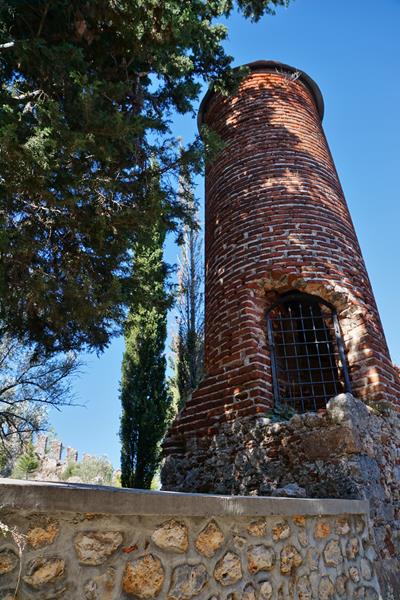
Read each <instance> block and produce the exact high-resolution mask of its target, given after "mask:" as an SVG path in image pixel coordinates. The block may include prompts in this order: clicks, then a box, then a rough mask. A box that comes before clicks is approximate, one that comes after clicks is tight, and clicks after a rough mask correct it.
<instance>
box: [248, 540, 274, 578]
mask: <svg viewBox="0 0 400 600" xmlns="http://www.w3.org/2000/svg"><path fill="white" fill-rule="evenodd" d="M275 562H276V555H275V551H274V549H273V548H270V547H269V546H265V545H264V544H259V545H257V546H250V548H248V550H247V568H248V571H249V573H251V574H254V573H258V572H259V571H270V570H271V569H272V568H273V566H274V564H275Z"/></svg>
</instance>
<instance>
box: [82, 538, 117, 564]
mask: <svg viewBox="0 0 400 600" xmlns="http://www.w3.org/2000/svg"><path fill="white" fill-rule="evenodd" d="M122 540H123V537H122V533H121V532H119V531H85V532H80V533H78V535H77V536H76V537H75V541H74V545H75V550H76V553H77V555H78V558H79V562H80V563H82V564H83V565H101V564H103V563H104V562H105V561H106V560H107V559H108V558H109V557H110V556H111V555H112V554H114V552H115V551H116V550H117V548H119V546H120V545H121V544H122Z"/></svg>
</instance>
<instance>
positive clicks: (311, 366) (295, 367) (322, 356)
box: [267, 293, 351, 412]
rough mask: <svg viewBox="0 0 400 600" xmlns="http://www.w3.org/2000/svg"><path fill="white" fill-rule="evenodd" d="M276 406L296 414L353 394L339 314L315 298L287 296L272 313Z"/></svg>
mask: <svg viewBox="0 0 400 600" xmlns="http://www.w3.org/2000/svg"><path fill="white" fill-rule="evenodd" d="M267 328H268V339H269V344H270V347H271V362H272V377H273V386H274V396H275V402H276V403H277V404H279V405H284V406H288V407H290V408H292V409H294V410H295V411H296V412H307V411H316V410H318V409H319V408H325V406H326V403H327V402H328V400H329V399H330V398H332V397H333V396H336V395H337V394H340V393H342V392H350V391H351V385H350V379H349V375H348V370H347V363H346V356H345V352H344V345H343V340H342V336H341V332H340V327H339V321H338V317H337V314H336V311H335V310H334V309H333V308H332V307H331V306H329V305H328V304H326V303H325V302H324V301H322V300H321V299H320V298H317V297H316V296H310V295H308V294H301V293H293V294H288V295H285V296H282V298H281V299H280V301H279V302H277V303H276V304H274V305H273V306H272V307H271V308H270V310H269V311H268V313H267Z"/></svg>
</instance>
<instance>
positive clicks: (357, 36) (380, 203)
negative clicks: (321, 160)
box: [50, 0, 400, 466]
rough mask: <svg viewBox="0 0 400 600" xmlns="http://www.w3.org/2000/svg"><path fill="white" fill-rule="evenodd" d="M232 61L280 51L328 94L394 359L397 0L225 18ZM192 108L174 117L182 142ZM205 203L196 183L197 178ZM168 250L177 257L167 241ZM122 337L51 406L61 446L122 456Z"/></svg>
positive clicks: (298, 4) (322, 0) (333, 0)
mask: <svg viewBox="0 0 400 600" xmlns="http://www.w3.org/2000/svg"><path fill="white" fill-rule="evenodd" d="M228 25H229V31H230V33H229V40H228V41H227V43H226V49H227V51H228V52H229V53H230V54H231V55H232V56H234V58H235V64H243V63H246V62H251V61H254V60H260V59H269V60H277V61H281V62H284V63H287V64H290V65H293V66H294V67H296V68H299V69H301V70H304V71H306V73H308V74H309V75H310V76H311V77H312V78H313V79H315V81H316V82H317V83H318V85H319V86H320V88H321V90H322V93H323V96H324V100H325V117H324V129H325V132H326V135H327V138H328V142H329V145H330V147H331V150H332V154H333V158H334V160H335V163H336V167H337V170H338V172H339V177H340V179H341V182H342V185H343V188H344V192H345V195H346V199H347V202H348V204H349V207H350V211H351V213H352V216H353V220H354V224H355V227H356V231H357V234H358V237H359V240H360V244H361V248H362V250H363V254H364V258H365V261H366V264H367V269H368V271H369V274H370V278H371V281H372V285H373V288H374V292H375V296H376V300H377V303H378V307H379V310H380V314H381V318H382V321H383V325H384V329H385V332H386V337H387V340H388V344H389V348H390V350H391V354H392V358H393V360H394V361H395V362H397V363H398V364H399V363H400V319H399V310H398V307H397V302H398V301H399V298H400V266H399V265H400V243H399V240H400V202H399V200H400V198H399V181H400V119H399V107H400V76H399V64H400V36H399V26H400V0H381V1H380V2H379V3H377V2H372V0H363V1H361V0H353V1H351V2H349V0H295V1H294V2H292V3H291V5H290V7H289V8H288V9H281V10H279V11H278V14H277V15H276V16H275V17H265V18H264V19H263V20H262V21H261V22H259V23H258V24H252V23H249V22H247V21H245V20H244V19H243V18H242V17H240V16H239V15H235V16H233V17H232V18H231V19H230V20H229V22H228ZM195 127H196V124H195V120H194V119H192V118H191V116H190V115H188V116H186V117H179V118H177V119H175V121H174V133H175V134H176V135H177V136H182V137H183V138H184V140H186V141H189V140H190V139H191V137H192V136H193V134H194V132H195ZM198 196H199V199H200V202H201V204H202V203H203V182H202V181H201V180H199V181H198ZM166 254H167V259H168V260H169V261H170V262H176V257H177V249H176V247H175V246H174V245H173V243H172V242H170V243H169V244H168V247H167V249H166ZM122 352H123V340H121V339H116V340H114V341H113V343H112V344H111V346H110V347H109V349H108V350H107V351H106V352H105V353H104V354H103V355H102V356H101V357H100V358H96V356H95V355H90V356H85V357H83V358H84V360H86V366H85V367H84V369H83V373H82V374H81V376H80V377H79V379H78V380H77V381H76V382H75V384H74V387H75V394H76V401H77V402H80V403H82V404H86V407H85V408H80V407H75V408H65V409H64V410H63V411H62V412H60V413H59V412H52V413H51V415H50V419H51V423H52V425H53V426H54V427H55V429H56V431H57V433H58V435H59V437H60V439H62V440H63V442H64V444H65V445H70V446H73V447H75V448H77V449H78V451H79V452H80V454H82V453H83V452H89V453H91V454H99V455H107V456H108V457H109V458H110V459H111V461H112V462H113V464H114V465H115V466H118V465H119V440H118V429H119V414H120V404H119V398H118V386H119V378H120V366H121V358H122Z"/></svg>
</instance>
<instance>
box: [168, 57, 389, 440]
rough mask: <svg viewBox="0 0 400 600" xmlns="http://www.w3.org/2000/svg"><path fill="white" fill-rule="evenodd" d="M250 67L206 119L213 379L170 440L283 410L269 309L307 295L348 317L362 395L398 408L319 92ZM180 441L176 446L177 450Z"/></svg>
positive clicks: (277, 72) (208, 356)
mask: <svg viewBox="0 0 400 600" xmlns="http://www.w3.org/2000/svg"><path fill="white" fill-rule="evenodd" d="M248 66H249V74H248V76H247V77H246V78H245V79H244V80H243V82H242V83H241V85H240V88H239V90H238V92H237V93H236V95H234V96H232V97H223V96H221V95H220V94H215V93H214V92H213V91H212V89H211V90H210V91H209V92H208V93H207V95H206V97H205V99H204V100H203V103H202V106H201V110H200V115H199V122H200V125H201V126H202V125H206V126H207V127H208V128H210V129H212V130H213V131H215V132H216V133H217V134H218V135H219V136H220V137H221V139H222V141H223V143H224V147H223V150H222V151H220V152H219V154H218V156H216V157H215V159H214V160H213V161H212V163H211V164H209V165H208V166H207V170H206V207H205V215H206V217H205V221H206V223H205V259H206V289H205V296H206V312H205V323H206V333H205V370H206V376H205V379H204V381H203V383H202V384H201V385H200V387H199V389H198V390H197V391H196V392H194V394H193V397H192V399H191V400H190V401H189V402H188V403H187V406H186V407H185V409H184V410H183V412H182V413H181V414H180V416H179V417H178V419H177V420H176V421H175V423H174V425H173V427H172V429H171V431H170V435H169V437H168V438H167V441H166V446H165V447H166V450H167V451H168V447H170V449H171V451H173V448H174V447H177V446H176V440H177V438H178V437H179V435H181V436H182V435H184V436H185V435H186V436H190V435H192V434H195V435H199V436H204V435H207V434H211V433H213V432H215V431H216V430H217V429H218V423H220V422H221V421H227V420H235V419H240V418H242V417H244V416H249V415H257V414H260V413H263V412H265V411H266V410H267V409H268V408H271V407H272V406H273V404H274V393H273V384H272V373H271V348H270V346H269V343H268V338H267V335H266V326H265V314H266V311H267V310H268V307H269V306H270V305H272V304H273V303H274V302H276V300H277V298H279V296H280V295H281V294H283V293H287V292H290V291H294V290H297V291H301V292H306V293H308V294H312V295H316V296H318V297H320V298H322V299H323V300H325V301H327V302H329V303H330V304H331V305H332V306H333V307H334V308H335V309H336V310H337V313H338V318H339V323H340V328H341V331H342V335H343V339H344V344H345V352H346V356H347V361H348V365H349V376H350V380H351V385H352V391H353V393H354V395H355V396H358V397H359V398H363V399H371V400H382V399H385V400H391V401H394V402H398V398H399V395H400V389H399V382H398V378H397V376H396V373H395V368H394V366H393V364H392V362H391V360H390V356H389V352H388V349H387V345H386V341H385V337H384V333H383V329H382V325H381V322H380V318H379V314H378V311H377V307H376V303H375V300H374V296H373V292H372V288H371V284H370V281H369V278H368V274H367V271H366V268H365V264H364V261H363V257H362V254H361V250H360V247H359V243H358V240H357V236H356V233H355V230H354V227H353V223H352V220H351V216H350V213H349V210H348V207H347V204H346V201H345V198H344V195H343V191H342V188H341V185H340V182H339V179H338V175H337V172H336V169H335V165H334V163H333V160H332V156H331V153H330V151H329V147H328V144H327V141H326V138H325V135H324V132H323V129H322V124H321V120H322V116H323V101H322V96H321V93H320V91H319V89H318V87H317V85H316V84H315V83H314V82H313V81H312V80H311V79H310V78H309V77H308V76H307V75H306V74H304V73H302V72H300V71H297V70H296V69H294V68H293V67H289V66H287V65H283V64H279V63H272V62H269V61H259V62H256V63H252V64H250V65H248ZM174 440H175V441H174Z"/></svg>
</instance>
